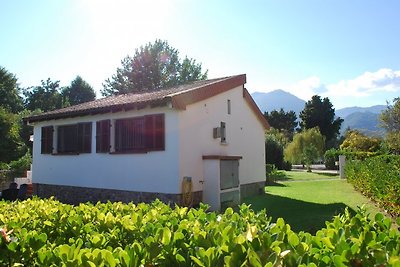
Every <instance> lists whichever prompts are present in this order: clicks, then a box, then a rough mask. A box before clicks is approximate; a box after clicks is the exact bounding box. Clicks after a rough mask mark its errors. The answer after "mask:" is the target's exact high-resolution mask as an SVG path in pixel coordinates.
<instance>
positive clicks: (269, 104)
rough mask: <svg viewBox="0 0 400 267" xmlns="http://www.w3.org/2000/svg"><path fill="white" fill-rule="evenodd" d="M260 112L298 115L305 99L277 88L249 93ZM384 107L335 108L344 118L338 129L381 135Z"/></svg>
mask: <svg viewBox="0 0 400 267" xmlns="http://www.w3.org/2000/svg"><path fill="white" fill-rule="evenodd" d="M251 95H252V97H253V99H254V101H255V102H256V104H257V105H258V107H259V108H260V110H261V111H262V112H264V111H268V112H271V111H272V110H279V109H281V108H283V109H284V110H285V111H290V110H293V111H294V112H296V114H297V116H299V114H300V112H301V111H302V110H303V109H304V105H305V103H306V101H304V100H302V99H300V98H298V97H297V96H294V95H292V94H291V93H288V92H286V91H284V90H281V89H278V90H274V91H271V92H268V93H261V92H255V93H253V94H251ZM384 109H386V106H385V105H376V106H371V107H348V108H342V109H337V110H335V114H336V116H338V117H341V118H342V119H344V121H343V123H342V128H341V130H340V132H341V134H343V133H344V132H345V131H346V129H348V128H350V129H357V130H359V131H361V132H362V133H364V134H366V135H369V136H382V135H384V132H385V131H384V130H383V129H382V128H380V127H379V114H380V113H381V112H382V110H384Z"/></svg>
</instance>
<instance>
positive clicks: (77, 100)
mask: <svg viewBox="0 0 400 267" xmlns="http://www.w3.org/2000/svg"><path fill="white" fill-rule="evenodd" d="M62 96H63V98H64V103H69V104H70V105H77V104H81V103H85V102H89V101H92V100H95V99H96V93H95V92H94V90H93V87H92V86H90V85H89V84H88V83H87V82H86V81H84V80H83V79H82V77H81V76H76V78H75V79H74V80H73V81H72V82H71V85H70V86H67V87H65V88H64V89H63V90H62Z"/></svg>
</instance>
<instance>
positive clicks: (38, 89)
mask: <svg viewBox="0 0 400 267" xmlns="http://www.w3.org/2000/svg"><path fill="white" fill-rule="evenodd" d="M41 83H42V84H41V85H39V86H35V87H31V88H28V89H25V91H24V95H25V107H26V108H27V109H28V110H31V111H34V110H37V109H40V110H42V111H44V112H46V111H50V110H55V109H58V108H62V107H63V106H64V105H63V104H64V103H63V97H62V95H61V89H60V81H54V82H53V81H51V80H50V78H48V79H47V80H46V81H43V80H42V81H41Z"/></svg>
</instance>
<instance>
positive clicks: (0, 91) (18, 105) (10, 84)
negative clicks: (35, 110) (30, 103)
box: [0, 67, 23, 113]
mask: <svg viewBox="0 0 400 267" xmlns="http://www.w3.org/2000/svg"><path fill="white" fill-rule="evenodd" d="M19 93H20V89H19V87H18V83H17V78H16V77H15V75H14V74H12V73H10V72H9V71H7V70H6V69H5V68H3V67H0V107H3V108H4V109H5V110H7V111H8V112H11V113H17V112H19V111H21V110H22V109H23V105H22V98H21V97H20V95H19Z"/></svg>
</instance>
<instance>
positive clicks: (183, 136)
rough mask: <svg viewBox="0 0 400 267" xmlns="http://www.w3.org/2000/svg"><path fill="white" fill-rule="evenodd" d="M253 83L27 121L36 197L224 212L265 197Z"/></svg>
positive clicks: (177, 91)
mask: <svg viewBox="0 0 400 267" xmlns="http://www.w3.org/2000/svg"><path fill="white" fill-rule="evenodd" d="M245 83H246V75H237V76H230V77H224V78H218V79H211V80H206V81H197V82H193V83H190V84H187V85H181V86H176V87H173V88H167V89H161V90H157V91H152V92H149V93H141V94H124V95H118V96H110V97H106V98H102V99H98V100H95V101H91V102H87V103H83V104H79V105H76V106H71V107H67V108H63V109H59V110H55V111H50V112H46V113H42V114H40V115H35V116H31V117H28V118H25V121H26V122H27V123H28V124H30V125H33V126H34V142H33V164H32V180H33V183H34V192H35V193H36V194H37V195H39V196H41V197H49V196H56V198H58V199H59V200H61V201H64V202H69V203H78V202H83V201H98V200H101V201H105V200H111V201H125V202H128V201H134V202H141V201H146V202H147V201H150V200H152V199H155V198H159V199H161V200H163V201H165V202H176V203H180V204H185V205H191V204H193V205H196V204H198V203H199V202H201V201H203V202H205V203H208V204H210V205H211V208H212V209H215V210H218V209H220V208H223V207H225V206H227V205H231V204H237V203H239V202H240V199H241V198H243V197H246V196H249V195H252V194H256V193H259V192H261V191H262V190H263V187H264V182H265V148H264V132H265V130H266V129H268V128H269V125H268V122H267V121H266V120H265V118H264V116H263V115H262V113H261V112H260V110H259V109H258V107H257V106H256V104H255V103H254V101H253V99H252V98H251V96H250V94H249V93H248V91H247V90H246V89H245V88H244V84H245Z"/></svg>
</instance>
